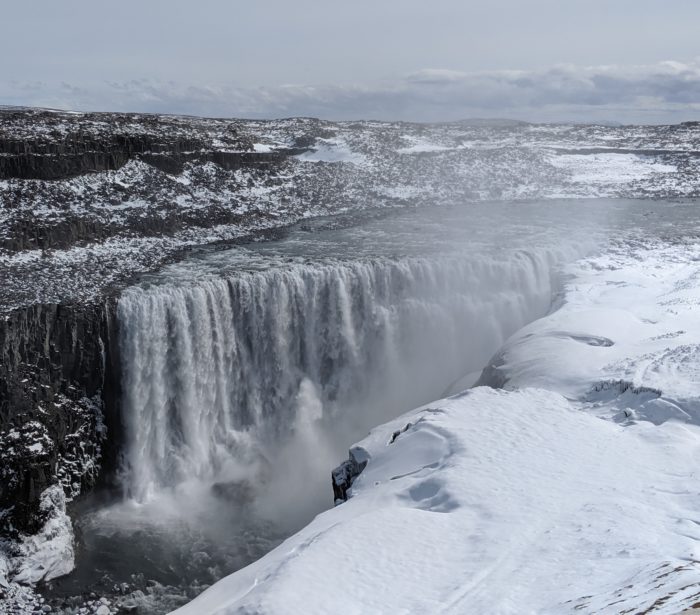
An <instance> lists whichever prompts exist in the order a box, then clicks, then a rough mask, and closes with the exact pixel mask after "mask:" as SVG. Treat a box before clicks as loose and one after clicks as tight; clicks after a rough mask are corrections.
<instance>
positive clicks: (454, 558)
mask: <svg viewBox="0 0 700 615" xmlns="http://www.w3.org/2000/svg"><path fill="white" fill-rule="evenodd" d="M698 263H700V245H698V244H695V243H693V242H687V241H679V240H673V239H671V240H667V241H664V242H662V241H660V240H659V241H657V242H648V243H647V244H646V245H643V244H640V243H639V242H634V241H627V240H620V241H619V242H617V243H614V244H613V245H612V246H611V248H610V250H608V251H606V252H605V253H604V254H602V255H599V256H595V257H591V258H587V259H583V260H580V261H578V262H577V263H575V264H574V265H572V266H570V267H569V269H568V271H567V273H568V274H569V278H568V282H567V284H566V286H565V288H564V291H563V295H562V297H561V298H560V301H559V303H558V305H557V306H556V308H557V309H554V310H553V311H552V312H551V313H550V314H549V315H547V316H545V317H544V318H542V319H540V320H538V321H535V322H534V323H532V324H531V325H528V326H526V327H525V328H524V329H522V330H521V331H520V332H518V333H516V334H515V335H514V336H513V337H512V338H511V339H510V340H509V341H508V342H507V343H506V345H505V346H504V347H503V349H502V350H501V351H500V352H499V353H498V354H497V355H496V357H494V359H493V361H492V365H491V366H490V368H489V369H487V370H485V372H484V374H483V375H482V382H491V383H492V384H499V385H502V386H503V387H504V388H502V389H493V388H489V387H485V386H477V387H476V388H472V389H470V390H468V391H466V392H464V393H461V394H458V395H456V396H454V397H451V398H448V399H443V400H441V401H438V402H434V403H432V404H429V405H428V406H425V407H423V408H419V409H418V410H414V411H412V412H409V413H407V414H405V415H403V416H402V417H400V418H398V419H396V420H393V421H391V422H389V423H386V424H384V425H382V426H380V427H377V428H375V429H374V430H373V431H372V433H371V434H370V435H369V436H368V437H367V438H365V439H364V440H362V441H361V442H360V443H358V444H357V445H356V446H355V447H354V449H353V454H354V455H355V456H356V457H358V458H367V459H369V463H368V465H367V467H366V469H365V470H364V472H363V473H362V474H361V475H360V476H359V478H358V479H357V480H356V482H355V483H354V485H353V488H352V491H351V495H352V497H351V498H350V499H349V500H348V501H347V502H345V503H343V504H341V505H340V506H337V507H336V508H334V509H332V510H328V511H326V512H324V513H322V514H320V515H318V516H317V517H316V518H315V519H314V520H313V521H312V522H311V523H310V524H309V525H308V526H307V527H305V528H304V529H302V530H301V531H300V532H298V533H297V534H295V535H294V536H292V537H290V538H289V539H288V540H287V541H285V542H284V543H283V544H282V545H280V546H279V547H278V548H277V549H275V550H274V551H272V552H270V553H269V554H268V555H267V556H265V557H263V558H262V559H261V560H259V561H257V562H255V563H254V564H252V565H250V566H248V567H247V568H245V569H243V570H241V571H239V572H237V573H234V574H233V575H231V576H229V577H227V578H226V579H224V580H222V581H220V582H219V583H217V584H216V585H214V586H213V587H211V588H210V589H208V590H207V591H205V592H204V593H203V594H202V595H200V596H199V597H198V598H197V599H196V600H194V601H193V602H192V603H191V604H189V605H187V606H185V607H183V608H182V609H180V610H179V611H177V613H178V614H179V615H194V614H197V615H199V614H202V613H217V614H224V613H242V612H264V613H298V612H304V613H308V614H313V613H327V612H336V613H358V614H359V613H401V612H404V613H407V612H411V613H433V612H445V613H460V614H461V613H493V614H506V613H518V614H520V613H538V614H546V613H551V614H555V613H556V614H562V613H610V614H613V613H615V614H616V613H620V612H646V611H647V610H648V609H650V608H651V607H652V605H653V608H654V610H653V612H654V613H678V612H680V611H682V610H683V609H684V608H687V607H689V606H691V605H693V604H695V603H697V602H698V601H699V600H700V564H698V560H700V547H699V546H698V545H699V543H698V540H700V531H699V530H698V525H699V524H700V517H698V513H697V511H698V509H700V475H699V474H698V472H697V467H698V461H700V403H699V402H700V394H699V391H700V387H699V386H698V384H700V361H699V359H700V345H698V343H697V340H698V339H700V321H699V320H698V319H697V306H698V304H699V303H700V266H699V265H698ZM396 432H399V434H398V436H396V435H395V434H396Z"/></svg>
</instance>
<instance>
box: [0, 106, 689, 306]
mask: <svg viewBox="0 0 700 615" xmlns="http://www.w3.org/2000/svg"><path fill="white" fill-rule="evenodd" d="M0 128H1V129H2V133H3V138H4V139H5V140H6V141H7V143H5V142H4V141H3V139H0V162H1V161H2V160H1V159H2V157H3V156H4V157H6V158H7V157H9V156H10V154H9V153H7V152H5V153H3V152H2V149H3V147H5V149H7V150H8V151H14V150H13V148H12V147H11V146H14V145H16V144H17V143H19V144H25V145H26V144H32V143H33V144H35V149H37V151H43V148H47V147H48V148H51V147H58V146H60V145H61V144H62V143H64V141H66V140H67V141H68V142H70V140H71V138H78V137H80V138H81V139H89V141H88V144H87V145H86V147H88V146H89V147H97V146H98V145H100V144H101V145H103V146H105V147H107V145H109V144H110V143H111V141H110V139H112V138H113V137H120V138H124V139H134V138H137V137H139V136H144V135H145V136H148V137H149V138H151V139H153V140H154V141H155V142H156V143H158V144H160V145H161V146H162V147H163V148H166V151H167V148H169V147H174V146H173V142H174V140H177V139H179V140H180V141H182V143H185V144H187V143H188V142H190V141H191V142H192V143H197V144H198V146H197V149H196V150H193V151H191V152H190V151H188V152H185V153H186V154H187V155H191V156H194V157H193V158H192V159H191V160H190V159H188V161H187V162H185V163H183V166H182V169H180V170H177V169H172V170H170V171H168V172H166V171H164V170H162V169H159V168H156V166H153V165H152V164H150V163H148V162H147V158H144V159H140V158H139V157H138V156H136V157H133V158H131V159H130V160H129V161H128V162H126V163H125V164H124V165H123V166H121V167H120V168H118V169H116V170H109V171H101V172H94V173H93V172H86V173H84V174H82V175H77V176H70V177H65V178H59V179H50V180H41V179H23V178H19V177H15V176H12V175H9V176H7V177H3V176H2V174H1V173H0V277H2V278H3V280H4V282H5V283H4V284H3V285H2V287H0V312H3V311H6V310H9V309H12V308H15V307H21V306H26V305H30V304H32V303H35V302H61V301H63V302H66V301H86V300H93V299H99V298H100V297H101V296H102V295H103V294H104V293H105V292H108V291H109V290H110V289H112V288H114V287H115V286H116V287H122V286H124V285H125V284H126V283H128V280H129V279H130V277H131V276H133V275H134V274H137V273H140V272H143V271H151V270H154V269H157V268H158V267H159V266H161V265H162V264H163V262H164V261H167V260H171V259H173V258H176V257H177V255H178V253H179V251H181V250H182V249H183V248H187V247H188V246H192V245H198V244H206V243H211V242H214V241H226V240H232V239H236V238H239V237H241V236H242V235H245V234H250V233H255V232H257V231H260V230H263V229H270V228H273V227H279V226H283V225H286V224H290V223H292V222H295V221H298V220H300V219H303V218H306V217H309V216H318V215H328V214H334V213H339V212H344V211H348V210H360V209H367V208H387V207H404V206H416V205H423V206H425V205H432V204H450V203H464V202H467V201H472V202H473V201H502V200H511V199H547V198H569V197H574V198H591V197H624V198H643V197H653V198H675V197H696V196H698V195H700V182H699V181H698V177H700V172H699V169H700V155H699V154H700V152H698V151H697V150H696V149H695V148H696V144H697V142H698V135H699V134H700V126H698V125H695V124H692V123H690V124H685V125H677V126H621V127H609V126H577V125H532V124H525V123H502V124H499V123H498V122H496V123H494V124H492V125H484V124H479V123H475V124H474V123H469V122H455V123H450V124H431V125H424V124H407V123H403V122H325V121H320V120H312V119H304V118H291V119H286V120H276V121H241V120H214V119H202V118H179V117H171V116H162V117H161V116H140V115H133V116H128V115H110V114H70V115H66V114H60V113H44V114H40V113H38V112H35V113H32V112H26V113H20V114H18V115H12V114H9V115H8V114H2V113H0ZM76 135H77V136H76ZM69 137H70V138H69ZM93 142H94V143H93ZM3 143H5V145H3ZM105 144H107V145H105ZM23 147H24V146H23ZM191 147H194V145H192V146H191ZM295 152H302V153H295ZM237 153H243V154H255V155H257V156H261V157H262V158H259V159H258V158H256V159H255V160H254V161H252V162H249V163H242V165H241V166H240V167H239V168H227V167H226V165H223V166H222V165H220V164H217V163H215V162H213V161H212V159H211V158H212V157H214V159H218V158H216V156H224V155H229V154H237ZM197 156H199V158H198V157H197ZM266 156H267V157H268V158H269V159H266V158H265V157H266ZM266 160H267V162H266Z"/></svg>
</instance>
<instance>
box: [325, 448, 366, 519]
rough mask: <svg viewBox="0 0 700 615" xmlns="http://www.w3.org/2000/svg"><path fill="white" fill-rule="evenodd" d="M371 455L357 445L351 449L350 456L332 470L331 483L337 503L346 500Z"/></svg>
mask: <svg viewBox="0 0 700 615" xmlns="http://www.w3.org/2000/svg"><path fill="white" fill-rule="evenodd" d="M368 459H369V456H368V455H367V451H365V450H364V449H362V448H359V447H355V448H353V449H350V451H349V453H348V458H347V459H346V460H345V461H343V463H341V464H340V465H339V466H338V467H337V468H335V469H334V470H333V471H332V472H331V484H332V486H333V500H334V501H335V503H336V505H338V504H342V503H343V502H346V501H347V499H348V497H349V494H348V492H349V491H350V487H352V484H353V482H355V479H356V478H357V477H358V476H359V475H360V474H361V473H362V470H364V469H365V467H366V466H367V461H368Z"/></svg>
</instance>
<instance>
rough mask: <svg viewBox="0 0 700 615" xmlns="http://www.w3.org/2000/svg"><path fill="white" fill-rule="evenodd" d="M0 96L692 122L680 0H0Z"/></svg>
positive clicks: (42, 101)
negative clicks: (57, 0)
mask: <svg viewBox="0 0 700 615" xmlns="http://www.w3.org/2000/svg"><path fill="white" fill-rule="evenodd" d="M0 9H1V11H0V15H2V21H3V27H2V31H3V32H2V37H0V104H2V105H30V106H45V107H55V108H62V109H75V110H91V111H102V110H104V111H107V110H114V111H139V112H160V113H184V114H193V115H207V116H217V117H251V118H254V117H256V118H260V117H262V118H274V117H289V116H297V115H303V116H314V117H322V118H326V119H385V120H388V119H401V120H411V121H447V120H457V119H464V118H470V117H509V118H514V119H524V120H530V121H617V122H623V123H625V122H648V123H662V122H676V121H684V120H693V119H700V38H699V37H698V31H699V30H698V28H699V27H700V2H698V1H697V0H586V1H583V0H488V1H479V2H476V1H472V0H431V1H427V0H373V1H369V0H354V1H353V2H339V1H336V0H246V1H245V2H243V1H239V0H197V1H196V2H195V1H194V0H138V1H136V0H121V1H120V2H116V3H107V2H96V1H95V0H90V1H88V0H61V1H60V2H52V1H49V0H46V1H41V0H28V1H25V2H16V1H12V0H0Z"/></svg>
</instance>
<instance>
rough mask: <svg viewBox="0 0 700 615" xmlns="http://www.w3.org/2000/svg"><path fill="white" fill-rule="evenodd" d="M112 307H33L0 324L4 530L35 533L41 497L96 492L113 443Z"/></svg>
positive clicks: (109, 304) (0, 477) (115, 395)
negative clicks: (57, 488)
mask: <svg viewBox="0 0 700 615" xmlns="http://www.w3.org/2000/svg"><path fill="white" fill-rule="evenodd" d="M115 326H116V321H115V319H114V317H113V309H112V302H111V301H106V302H105V303H103V304H92V305H41V304H39V305H34V306H31V307H29V308H26V309H21V310H15V311H13V312H10V313H9V314H8V315H6V316H5V317H4V319H3V320H1V321H0V510H1V511H2V513H1V514H2V524H3V526H4V529H5V530H6V531H7V530H20V531H28V532H32V531H36V530H37V529H38V527H39V526H40V525H41V523H42V519H41V517H40V515H39V504H40V496H41V494H42V493H43V492H44V491H45V490H46V489H47V488H48V487H49V486H51V485H55V484H60V485H61V486H62V487H63V490H64V492H65V494H66V496H67V497H68V498H69V499H70V498H74V497H76V496H78V495H79V494H80V493H81V492H84V491H85V490H86V489H88V488H90V487H92V486H94V485H95V483H96V482H97V480H98V477H99V470H100V465H101V463H102V462H103V461H105V460H106V461H107V463H108V464H109V460H110V458H113V455H114V448H110V447H111V446H113V445H114V444H115V443H113V442H110V445H109V446H105V443H104V441H105V435H106V433H107V430H108V429H111V430H113V431H114V432H115V433H114V434H113V435H114V436H118V432H119V427H118V424H119V421H118V417H117V411H116V405H117V403H118V382H119V381H118V359H117V356H116V348H115V346H114V344H113V343H112V340H113V339H114V333H115V331H114V329H115Z"/></svg>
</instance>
